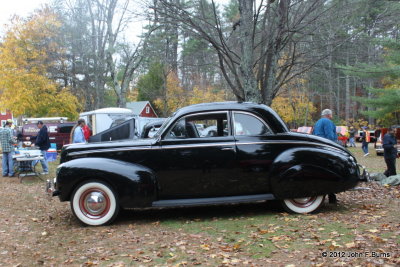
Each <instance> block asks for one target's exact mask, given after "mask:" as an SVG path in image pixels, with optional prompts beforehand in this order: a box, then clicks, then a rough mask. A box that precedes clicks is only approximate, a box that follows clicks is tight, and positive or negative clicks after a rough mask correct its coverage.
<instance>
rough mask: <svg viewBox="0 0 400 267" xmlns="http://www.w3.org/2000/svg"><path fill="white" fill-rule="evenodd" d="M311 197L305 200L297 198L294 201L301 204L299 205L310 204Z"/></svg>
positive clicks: (304, 198)
mask: <svg viewBox="0 0 400 267" xmlns="http://www.w3.org/2000/svg"><path fill="white" fill-rule="evenodd" d="M310 199H311V198H310V197H303V198H295V199H293V201H294V202H296V203H299V204H307V203H308V202H310Z"/></svg>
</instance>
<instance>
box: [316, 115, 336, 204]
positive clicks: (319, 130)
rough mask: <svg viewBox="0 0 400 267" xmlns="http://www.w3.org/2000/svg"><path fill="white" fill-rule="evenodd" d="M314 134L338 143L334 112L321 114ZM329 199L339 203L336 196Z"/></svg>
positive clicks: (331, 201)
mask: <svg viewBox="0 0 400 267" xmlns="http://www.w3.org/2000/svg"><path fill="white" fill-rule="evenodd" d="M313 134H314V135H317V136H321V137H324V138H326V139H329V140H331V141H333V142H335V143H337V134H336V125H335V124H334V123H333V122H332V110H330V109H324V110H323V111H322V112H321V119H319V120H318V121H317V122H316V123H315V125H314V130H313ZM328 197H329V203H337V199H336V195H335V194H329V195H328Z"/></svg>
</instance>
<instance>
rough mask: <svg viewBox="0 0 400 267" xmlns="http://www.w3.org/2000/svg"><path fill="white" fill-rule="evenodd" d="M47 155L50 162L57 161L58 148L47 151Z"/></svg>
mask: <svg viewBox="0 0 400 267" xmlns="http://www.w3.org/2000/svg"><path fill="white" fill-rule="evenodd" d="M46 157H47V161H48V162H51V161H55V160H56V159H57V150H55V149H54V148H50V149H49V150H47V152H46Z"/></svg>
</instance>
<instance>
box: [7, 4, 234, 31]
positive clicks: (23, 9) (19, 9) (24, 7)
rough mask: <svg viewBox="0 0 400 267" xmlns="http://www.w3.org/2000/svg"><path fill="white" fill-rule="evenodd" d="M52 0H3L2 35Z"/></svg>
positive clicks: (137, 27) (138, 29)
mask: <svg viewBox="0 0 400 267" xmlns="http://www.w3.org/2000/svg"><path fill="white" fill-rule="evenodd" d="M215 2H217V3H220V4H226V3H228V2H229V0H215ZM49 3H50V0H2V1H1V6H0V36H3V34H4V32H5V31H4V24H8V23H9V21H10V19H11V17H12V16H13V15H18V16H20V17H26V16H28V15H29V14H31V13H32V12H33V11H34V10H35V9H37V8H40V7H41V6H43V5H45V4H49ZM134 28H135V29H134V31H135V33H136V34H139V33H140V29H141V23H139V24H138V25H134Z"/></svg>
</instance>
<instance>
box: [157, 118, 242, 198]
mask: <svg viewBox="0 0 400 267" xmlns="http://www.w3.org/2000/svg"><path fill="white" fill-rule="evenodd" d="M228 115H229V113H228V112H227V111H223V112H206V113H200V114H192V115H189V116H186V117H183V118H180V119H179V120H178V121H176V122H175V124H173V125H172V126H171V127H170V129H169V130H167V131H166V132H167V133H166V135H165V136H163V137H162V139H161V151H162V152H161V153H160V157H161V159H160V161H161V162H162V164H161V166H162V167H161V169H159V170H158V172H157V179H158V189H159V199H179V198H202V197H218V196H228V195H232V192H231V188H230V187H229V186H228V185H229V184H230V179H233V178H234V177H233V176H232V175H233V173H234V171H235V170H234V169H235V159H236V151H235V150H236V147H235V140H234V138H233V136H232V134H231V129H230V123H229V116H228ZM205 123H207V125H208V126H209V127H211V126H212V127H214V129H215V131H213V133H212V134H209V133H205V132H202V131H200V130H201V129H200V128H199V129H200V130H198V129H197V127H196V124H197V125H199V124H205Z"/></svg>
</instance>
